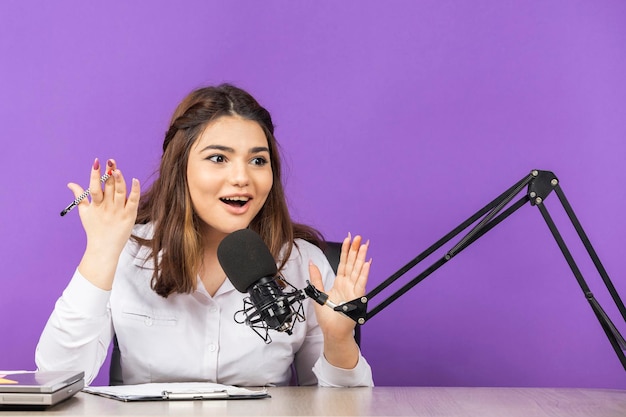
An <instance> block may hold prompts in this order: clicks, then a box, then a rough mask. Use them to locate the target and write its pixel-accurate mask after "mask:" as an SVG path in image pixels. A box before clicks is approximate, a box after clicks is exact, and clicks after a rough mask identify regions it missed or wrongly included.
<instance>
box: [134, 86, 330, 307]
mask: <svg viewBox="0 0 626 417" xmlns="http://www.w3.org/2000/svg"><path fill="white" fill-rule="evenodd" d="M223 116H239V117H242V118H244V119H247V120H252V121H255V122H257V123H258V124H259V126H261V128H262V129H263V132H264V133H265V136H266V138H267V143H268V147H269V150H270V163H271V166H272V173H273V184H272V189H271V190H270V193H269V195H268V197H267V200H266V202H265V204H264V205H263V207H262V208H261V210H260V211H259V213H258V214H257V216H256V217H255V218H254V219H253V220H252V222H251V223H250V225H249V228H250V229H252V230H254V231H255V232H257V233H259V235H261V237H262V238H263V241H264V242H265V243H266V244H267V246H268V248H269V249H270V252H271V253H272V255H273V256H274V258H275V259H277V260H278V257H279V254H280V253H281V250H283V248H284V252H283V253H282V257H281V259H280V260H279V261H280V265H279V269H282V267H283V266H284V265H285V263H286V261H287V259H288V258H289V255H290V254H291V252H292V249H293V245H294V239H296V238H302V239H305V240H308V241H310V242H312V243H313V244H315V245H317V246H321V245H322V242H323V238H322V236H321V234H320V233H319V232H318V231H317V230H315V229H313V228H311V227H309V226H306V225H302V224H297V223H294V222H292V220H291V217H290V216H289V211H288V209H287V203H286V201H285V194H284V189H283V184H282V180H281V164H280V155H279V151H278V144H277V142H276V138H275V137H274V124H273V123H272V118H271V116H270V114H269V112H268V111H267V110H266V109H265V108H263V107H262V106H261V105H260V104H259V103H258V102H257V101H256V100H255V99H254V98H253V97H252V96H251V95H250V94H248V93H247V92H246V91H244V90H242V89H240V88H237V87H235V86H233V85H230V84H222V85H219V86H217V87H204V88H200V89H197V90H195V91H193V92H191V93H190V94H189V95H188V96H187V97H186V98H185V99H183V101H182V102H181V103H180V104H179V105H178V107H177V108H176V110H175V111H174V115H173V116H172V119H171V122H170V127H169V129H168V131H167V133H166V134H165V140H164V141H163V155H162V156H161V164H160V167H159V176H158V177H157V179H156V180H155V181H154V182H153V184H152V185H151V187H150V189H149V190H148V191H147V192H145V193H144V194H143V195H142V197H141V203H140V206H139V212H138V215H137V221H136V223H139V224H144V223H152V225H153V228H154V235H153V236H152V237H151V238H148V239H144V238H140V237H138V236H133V238H134V239H135V240H137V241H138V242H139V243H140V244H142V245H145V246H148V247H149V248H150V249H151V258H152V259H153V261H154V274H153V276H152V289H153V290H154V291H155V292H156V293H157V294H159V295H161V296H163V297H167V296H169V295H171V294H173V293H189V292H192V291H193V290H195V288H196V280H197V274H198V270H199V266H200V264H201V257H202V237H201V235H200V230H201V229H200V222H201V221H200V219H199V218H198V217H197V215H196V213H195V212H194V210H193V205H192V204H191V197H190V196H189V190H188V186H187V161H188V159H189V152H190V149H191V147H192V145H193V144H194V143H195V142H196V140H197V139H198V137H199V136H200V135H201V134H202V132H203V131H204V129H205V128H206V126H207V125H208V124H209V123H211V122H212V121H215V120H217V119H218V118H220V117H223Z"/></svg>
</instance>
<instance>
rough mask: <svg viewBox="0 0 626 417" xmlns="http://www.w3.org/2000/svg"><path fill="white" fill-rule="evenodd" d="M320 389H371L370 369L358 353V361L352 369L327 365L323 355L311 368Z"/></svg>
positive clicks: (372, 382) (372, 384)
mask: <svg viewBox="0 0 626 417" xmlns="http://www.w3.org/2000/svg"><path fill="white" fill-rule="evenodd" d="M313 372H314V373H315V376H317V382H318V385H319V386H321V387H373V386H374V381H373V379H372V368H371V367H370V366H369V364H368V363H367V361H366V360H365V358H364V357H363V356H362V355H361V354H360V353H359V361H358V362H357V364H356V366H355V367H354V368H352V369H344V368H337V367H336V366H333V365H331V364H330V363H328V361H327V360H326V358H325V357H324V355H323V354H322V355H321V356H320V358H319V359H318V360H317V362H316V363H315V366H313Z"/></svg>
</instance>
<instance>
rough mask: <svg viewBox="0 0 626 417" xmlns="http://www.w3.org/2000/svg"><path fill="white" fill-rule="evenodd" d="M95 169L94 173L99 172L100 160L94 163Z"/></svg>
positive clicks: (95, 160)
mask: <svg viewBox="0 0 626 417" xmlns="http://www.w3.org/2000/svg"><path fill="white" fill-rule="evenodd" d="M93 169H94V171H97V170H99V169H100V161H98V158H96V159H94V161H93Z"/></svg>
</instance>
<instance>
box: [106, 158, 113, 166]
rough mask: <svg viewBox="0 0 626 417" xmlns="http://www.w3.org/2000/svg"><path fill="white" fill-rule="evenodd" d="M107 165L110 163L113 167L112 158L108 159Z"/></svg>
mask: <svg viewBox="0 0 626 417" xmlns="http://www.w3.org/2000/svg"><path fill="white" fill-rule="evenodd" d="M107 165H108V166H109V167H110V168H113V161H112V160H111V159H109V160H108V161H107Z"/></svg>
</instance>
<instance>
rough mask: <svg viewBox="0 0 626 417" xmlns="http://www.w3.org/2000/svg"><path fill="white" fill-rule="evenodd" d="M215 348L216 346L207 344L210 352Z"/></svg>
mask: <svg viewBox="0 0 626 417" xmlns="http://www.w3.org/2000/svg"><path fill="white" fill-rule="evenodd" d="M216 350H217V346H215V345H209V351H211V352H215V351H216Z"/></svg>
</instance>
